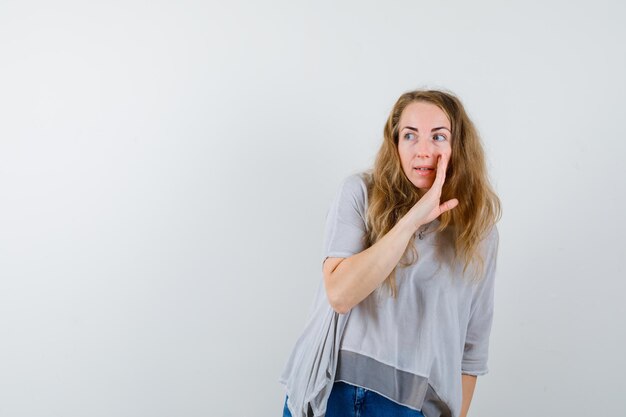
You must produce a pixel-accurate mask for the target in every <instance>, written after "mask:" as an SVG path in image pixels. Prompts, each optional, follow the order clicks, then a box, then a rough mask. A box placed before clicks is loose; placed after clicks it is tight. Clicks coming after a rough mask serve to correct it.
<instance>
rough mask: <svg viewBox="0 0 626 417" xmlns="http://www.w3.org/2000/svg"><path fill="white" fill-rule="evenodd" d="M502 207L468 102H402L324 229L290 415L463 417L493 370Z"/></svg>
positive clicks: (432, 96) (295, 363)
mask: <svg viewBox="0 0 626 417" xmlns="http://www.w3.org/2000/svg"><path fill="white" fill-rule="evenodd" d="M499 217H500V202H499V199H498V197H497V196H496V194H495V193H494V192H493V190H492V188H491V186H490V184H489V181H488V177H487V170H486V166H485V158H484V152H483V148H482V145H481V143H480V138H479V136H478V134H477V132H476V129H475V127H474V125H473V124H472V122H471V120H470V119H469V117H468V116H467V114H466V112H465V110H464V108H463V105H462V104H461V102H460V100H459V99H458V98H457V97H455V96H454V95H452V94H450V93H447V92H443V91H433V90H418V91H411V92H408V93H405V94H403V95H402V96H401V97H400V98H399V99H398V101H397V102H396V104H395V105H394V107H393V109H392V111H391V114H390V115H389V118H388V119H387V123H386V125H385V129H384V140H383V143H382V146H381V148H380V150H379V152H378V155H377V158H376V162H375V164H374V167H373V169H370V170H367V171H365V172H361V173H358V174H353V175H350V176H348V177H347V178H345V179H344V181H343V182H342V183H341V186H340V187H339V190H338V191H337V193H336V195H335V198H334V201H333V203H332V205H331V207H330V210H329V212H328V215H327V219H326V229H325V242H324V253H323V256H322V259H323V266H322V270H323V277H324V279H323V282H322V283H320V288H319V291H318V294H317V298H316V300H315V302H314V306H315V308H314V310H313V312H312V314H311V317H310V319H309V323H308V324H307V326H306V328H305V331H304V332H303V334H302V336H301V337H300V339H299V340H298V341H297V343H296V346H295V348H294V350H293V352H292V354H291V356H290V358H289V361H288V363H287V366H286V367H285V370H284V371H283V374H282V376H281V379H280V382H281V383H283V384H284V385H285V386H286V390H287V396H286V399H285V406H284V410H283V416H288V417H311V416H315V417H318V416H326V417H346V416H361V417H369V416H371V417H374V416H376V417H385V416H426V417H439V416H449V417H459V416H460V417H465V415H466V414H467V410H468V409H469V405H470V401H471V399H472V396H473V392H474V387H475V384H476V377H477V376H478V375H484V374H485V373H487V372H488V369H487V356H488V344H489V334H490V331H491V323H492V317H493V294H494V275H495V265H496V256H497V248H498V232H497V228H496V226H495V224H496V222H497V220H498V219H499Z"/></svg>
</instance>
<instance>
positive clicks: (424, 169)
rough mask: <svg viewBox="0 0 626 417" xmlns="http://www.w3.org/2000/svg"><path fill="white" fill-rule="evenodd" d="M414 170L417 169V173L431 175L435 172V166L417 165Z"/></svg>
mask: <svg viewBox="0 0 626 417" xmlns="http://www.w3.org/2000/svg"><path fill="white" fill-rule="evenodd" d="M413 171H415V172H416V173H417V175H422V176H426V175H430V174H432V173H433V172H435V168H432V167H426V166H423V167H415V168H413Z"/></svg>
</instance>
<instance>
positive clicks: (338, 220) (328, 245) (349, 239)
mask: <svg viewBox="0 0 626 417" xmlns="http://www.w3.org/2000/svg"><path fill="white" fill-rule="evenodd" d="M366 208H367V188H366V185H365V182H364V180H363V178H362V176H361V175H360V174H352V175H350V176H348V177H346V178H345V179H344V180H343V181H342V182H341V184H340V186H339V188H338V190H337V191H336V193H335V196H334V199H333V201H332V203H331V204H330V208H329V209H328V212H327V215H326V225H325V228H324V248H323V255H322V263H323V262H324V261H325V260H326V258H327V257H329V256H330V257H338V258H347V257H350V256H352V255H355V254H357V253H359V252H362V251H363V250H365V249H366V248H365V239H366V218H365V216H366Z"/></svg>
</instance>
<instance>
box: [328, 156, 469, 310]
mask: <svg viewBox="0 0 626 417" xmlns="http://www.w3.org/2000/svg"><path fill="white" fill-rule="evenodd" d="M446 167H447V160H445V159H444V158H440V160H439V161H438V165H437V174H436V175H437V176H436V178H435V181H434V182H433V186H432V187H431V188H430V190H428V192H426V194H424V196H423V197H422V198H421V199H420V200H419V201H418V202H417V203H416V204H415V205H414V206H413V207H412V208H411V209H410V210H409V211H408V212H407V213H406V214H405V215H404V216H403V217H402V218H401V219H400V220H399V221H398V222H397V223H396V225H395V226H394V227H393V228H392V229H391V230H389V232H388V233H387V234H386V235H385V236H383V237H382V238H381V239H379V240H378V242H376V243H374V244H373V245H372V246H370V247H369V248H367V249H365V250H364V251H362V252H360V253H357V254H355V255H352V256H350V257H348V258H332V257H329V258H327V259H326V260H325V261H324V265H323V273H324V286H325V288H326V294H327V296H328V301H329V303H330V305H331V307H332V308H333V309H334V310H335V311H336V312H338V313H339V314H345V313H347V312H348V311H350V309H352V307H354V306H355V305H357V304H358V303H360V302H361V301H363V300H364V299H365V298H366V297H367V296H368V295H369V294H371V293H372V292H373V291H374V290H375V289H376V288H377V287H378V286H379V285H380V284H381V283H382V282H383V281H385V279H386V278H387V277H388V276H389V274H390V273H391V271H392V270H393V268H395V266H396V265H397V264H398V262H399V261H400V258H401V257H402V255H403V253H404V251H405V250H406V247H407V245H408V243H409V241H410V240H411V237H412V236H413V235H414V234H415V232H416V231H417V230H418V228H419V227H420V226H421V225H423V224H426V223H429V222H431V221H432V220H434V219H435V218H437V217H439V216H440V215H441V213H443V212H445V211H447V210H450V209H452V208H454V207H456V205H457V204H458V200H456V199H451V200H449V201H446V202H445V203H443V204H440V197H441V188H442V187H443V183H444V181H445V171H446Z"/></svg>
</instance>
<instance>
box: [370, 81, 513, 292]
mask: <svg viewBox="0 0 626 417" xmlns="http://www.w3.org/2000/svg"><path fill="white" fill-rule="evenodd" d="M416 101H420V102H427V103H432V104H434V105H436V106H438V107H439V108H440V109H441V110H443V112H444V113H445V114H446V116H448V119H449V120H450V124H451V130H452V139H451V147H452V155H451V157H450V161H449V163H448V167H447V170H446V181H445V183H444V186H443V189H442V193H441V202H444V201H447V200H449V199H451V198H457V199H458V200H459V204H458V206H457V207H455V208H453V209H452V210H450V211H447V212H445V213H443V214H442V215H441V216H440V217H439V219H440V223H439V226H438V228H437V232H442V231H446V232H447V233H448V234H449V236H451V238H452V240H453V242H454V244H453V248H452V249H453V250H454V258H455V259H460V260H461V261H462V262H463V264H464V267H463V275H465V273H466V271H467V270H468V268H469V267H470V265H473V267H472V268H471V269H472V270H473V273H472V274H470V276H471V277H472V279H473V280H477V279H479V277H480V276H481V275H482V273H481V272H482V271H483V270H484V260H483V259H482V257H481V255H480V251H479V244H480V242H481V241H482V240H483V239H484V238H485V237H486V236H487V234H488V233H489V231H490V230H491V228H492V227H493V226H494V225H495V223H496V222H497V221H498V220H499V218H500V215H501V208H500V200H499V198H498V196H497V195H496V194H495V192H494V191H493V189H492V187H491V185H490V183H489V179H488V176H487V167H486V163H485V154H484V151H483V147H482V144H481V140H480V137H479V135H478V132H477V130H476V128H475V127H474V124H473V123H472V121H471V120H470V118H469V117H468V115H467V113H466V112H465V109H464V108H463V105H462V103H461V101H460V100H459V99H458V98H457V97H455V96H454V95H453V94H451V93H449V92H444V91H438V90H416V91H410V92H407V93H404V94H402V95H401V96H400V98H399V99H398V101H397V102H396V103H395V105H394V106H393V109H392V110H391V113H390V114H389V117H388V119H387V122H386V124H385V129H384V138H383V143H382V145H381V147H380V149H379V151H378V153H377V155H376V160H375V163H374V167H373V169H370V170H369V171H368V177H369V178H368V195H369V202H368V211H367V224H368V228H367V229H368V232H367V235H366V236H365V239H366V245H367V247H369V246H371V245H373V244H374V243H376V242H377V241H378V240H379V239H381V238H382V237H383V236H384V235H385V234H387V232H389V230H391V229H392V228H393V227H394V226H395V224H396V222H397V221H398V220H399V219H401V218H402V217H403V216H404V215H405V214H406V213H407V212H408V211H409V209H410V208H411V207H413V206H414V205H415V203H417V201H418V200H419V199H420V195H419V191H418V189H417V187H415V185H414V184H413V183H412V182H411V181H410V180H409V179H408V178H407V176H406V174H405V173H404V170H403V169H402V165H401V162H400V155H399V153H398V133H399V132H398V129H399V126H398V124H399V122H400V116H401V115H402V111H403V110H404V109H405V108H406V106H407V105H409V104H410V103H413V102H416ZM414 240H415V235H414V236H413V238H412V239H411V241H410V243H409V245H407V249H409V248H410V250H411V254H412V259H411V260H410V261H408V262H406V261H403V259H404V257H405V256H406V254H407V251H405V253H404V255H403V257H402V258H403V259H401V260H400V262H399V264H398V265H402V266H409V265H411V264H413V263H415V261H416V260H417V251H416V250H415V245H414ZM397 268H398V266H396V267H395V268H394V269H393V271H391V273H390V274H389V276H388V277H387V278H386V280H385V282H386V283H387V285H388V287H389V290H390V292H391V295H392V297H394V298H395V296H396V291H397V289H396V269H397ZM477 277H478V278H477Z"/></svg>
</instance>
